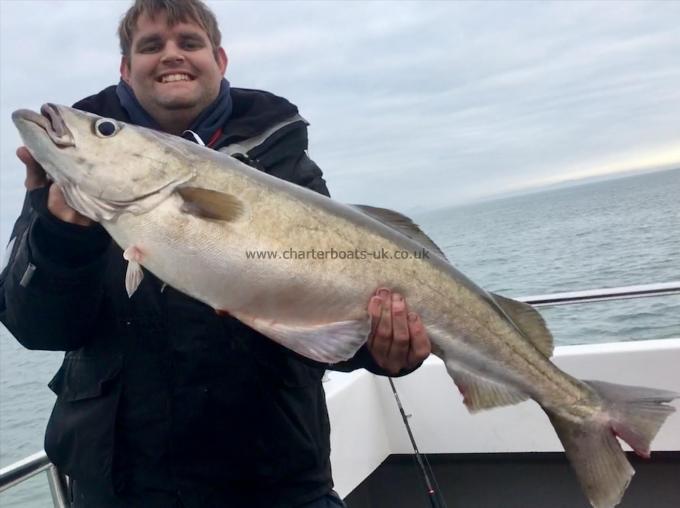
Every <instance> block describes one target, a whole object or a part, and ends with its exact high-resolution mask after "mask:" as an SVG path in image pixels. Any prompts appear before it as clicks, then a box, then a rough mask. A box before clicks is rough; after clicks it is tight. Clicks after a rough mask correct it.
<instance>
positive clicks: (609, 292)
mask: <svg viewBox="0 0 680 508" xmlns="http://www.w3.org/2000/svg"><path fill="white" fill-rule="evenodd" d="M676 294H680V281H675V282H664V283H661V284H643V285H639V286H623V287H617V288H609V289H589V290H586V291H570V292H568V293H552V294H549V295H537V296H521V297H519V298H515V300H519V301H520V302H524V303H528V304H530V305H532V306H534V307H549V306H554V305H569V304H575V303H589V302H606V301H609V300H626V299H629V298H645V297H650V296H668V295H676Z"/></svg>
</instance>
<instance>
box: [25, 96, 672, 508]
mask: <svg viewBox="0 0 680 508" xmlns="http://www.w3.org/2000/svg"><path fill="white" fill-rule="evenodd" d="M12 118H13V121H14V123H15V124H16V126H17V128H18V130H19V132H20V134H21V137H22V138H23V140H24V143H25V145H26V146H27V148H28V150H29V152H30V153H31V154H32V156H33V157H34V158H35V159H36V160H37V161H38V162H39V163H40V164H41V165H42V167H43V168H44V169H45V170H46V172H47V173H48V174H49V175H50V177H51V179H52V180H53V181H54V182H55V183H56V184H58V185H59V186H60V187H61V189H62V190H63V192H64V195H65V197H66V200H67V202H68V203H69V205H70V206H72V207H73V208H74V209H76V210H77V211H78V212H80V213H81V214H83V215H85V216H87V217H90V218H91V219H93V220H95V221H98V222H100V223H101V224H102V226H103V227H104V228H105V229H106V230H107V231H108V233H109V234H110V235H111V237H112V238H113V240H114V241H115V242H116V243H117V244H118V245H119V246H120V247H121V249H122V250H123V256H124V257H125V259H126V260H128V269H127V275H126V277H125V281H122V280H121V284H125V285H126V288H127V290H128V293H129V294H130V295H131V297H132V298H134V291H135V289H136V287H137V286H138V285H139V284H140V281H141V280H142V278H143V274H144V271H143V269H142V267H143V268H144V269H146V270H148V271H150V272H152V273H153V274H155V275H156V276H158V277H159V278H160V279H161V280H163V281H164V282H165V283H167V284H169V285H171V286H173V287H175V288H176V289H178V290H180V291H182V292H184V293H186V294H187V295H190V296H192V297H194V298H196V299H198V300H200V301H202V302H204V303H206V304H208V305H210V306H212V307H213V308H215V309H216V310H218V311H224V312H228V313H229V314H231V315H232V316H234V317H235V318H237V319H239V320H240V321H242V322H243V323H245V324H247V325H248V326H250V327H252V328H254V329H255V330H258V331H259V332H261V333H262V334H264V335H266V336H267V337H269V338H271V339H272V340H274V341H276V342H278V343H280V344H282V345H284V346H286V347H288V348H290V349H291V350H293V351H295V352H297V353H299V354H302V355H304V356H306V357H308V358H311V359H313V360H316V361H319V362H324V363H329V364H332V363H335V362H338V361H341V360H345V359H347V358H350V357H352V356H353V355H354V354H355V353H356V351H357V350H358V349H359V348H360V347H361V346H362V345H363V344H364V343H365V341H366V340H367V337H368V335H369V332H370V319H369V317H368V315H367V311H366V305H367V302H368V300H369V299H370V297H371V296H372V294H373V292H374V291H375V289H376V288H378V287H389V288H393V290H395V291H399V292H400V293H402V294H403V295H404V296H405V297H406V298H407V301H408V304H409V308H410V309H411V310H413V311H415V312H417V313H418V314H419V315H420V316H421V318H422V320H423V323H424V325H425V327H426V329H427V333H428V335H429V337H430V339H431V341H432V351H433V353H434V354H436V355H437V356H438V357H440V358H441V359H442V360H443V361H444V363H445V365H446V369H447V370H448V373H449V374H450V375H451V377H452V378H453V380H454V382H455V384H456V385H457V386H458V388H459V390H460V392H461V393H462V394H463V396H464V399H463V402H464V403H465V405H466V406H467V408H468V409H469V410H470V411H471V412H475V411H480V410H484V409H490V408H494V407H499V406H506V405H511V404H517V403H519V402H521V401H524V400H526V399H533V400H534V401H536V402H537V403H538V404H539V405H540V406H541V408H542V409H543V410H544V411H545V412H546V414H547V415H548V417H549V419H550V421H551V423H552V424H553V426H554V428H555V431H556V432H557V435H558V436H559V439H560V440H561V442H562V444H563V446H564V449H565V451H566V455H567V457H568V459H569V460H570V462H571V464H572V466H573V469H574V470H575V472H576V475H577V477H578V480H579V482H580V484H581V487H582V488H583V491H584V493H585V494H586V496H587V497H588V499H589V500H590V503H591V504H592V506H594V507H596V508H606V507H613V506H615V505H617V504H618V503H619V502H620V501H621V498H622V496H623V494H624V491H625V489H626V487H627V486H628V484H629V482H630V480H631V477H632V476H633V474H634V470H633V468H632V467H631V465H630V464H629V462H628V460H627V459H626V456H625V454H624V452H623V451H622V449H621V446H620V444H619V442H618V440H617V437H618V438H620V439H622V440H623V441H625V442H626V443H628V444H629V445H630V446H631V447H632V448H633V449H634V450H635V452H637V453H638V454H639V455H642V456H645V457H648V456H649V454H650V443H651V441H652V439H653V438H654V436H655V435H656V434H657V432H658V430H659V429H660V427H661V426H662V425H663V423H664V421H665V420H666V418H667V417H668V416H669V415H670V414H671V413H672V412H673V411H674V410H675V409H674V408H673V406H671V405H669V404H668V403H669V402H671V401H672V400H673V399H675V398H678V397H679V395H678V394H676V393H673V392H669V391H664V390H659V389H651V388H642V387H634V386H621V385H615V384H610V383H605V382H602V381H582V380H578V379H575V378H574V377H572V376H570V375H569V374H567V373H565V372H563V371H561V370H560V369H558V368H557V367H556V366H555V365H554V364H553V363H552V362H551V361H550V357H551V354H552V351H553V340H552V336H551V334H550V332H549V330H548V329H547V327H546V324H545V322H544V321H543V319H542V318H541V316H540V315H539V314H538V312H536V310H534V309H533V308H532V307H531V306H529V305H526V304H524V303H521V302H517V301H515V300H512V299H509V298H505V297H503V296H500V295H497V294H493V293H490V292H487V291H485V290H484V289H482V288H480V287H478V286H477V285H475V284H474V283H473V282H472V281H471V280H469V279H468V278H467V277H466V276H465V275H463V274H462V273H461V272H459V271H458V270H456V268H454V267H453V265H452V264H451V263H449V261H448V260H447V259H446V257H445V256H444V254H443V253H442V252H441V250H440V249H439V248H438V247H437V246H436V245H435V244H434V243H433V242H432V240H430V239H429V238H428V237H427V236H426V235H425V234H424V233H423V232H422V231H421V230H420V229H419V228H418V227H417V226H416V225H415V224H414V223H413V222H412V221H411V220H410V219H409V218H407V217H405V216H403V215H401V214H399V213H397V212H394V211H390V210H386V209H380V208H374V207H368V206H350V205H345V204H342V203H339V202H336V201H334V200H332V199H329V198H327V197H325V196H321V195H319V194H317V193H314V192H312V191H310V190H308V189H305V188H302V187H299V186H297V185H293V184H291V183H288V182H285V181H283V180H280V179H277V178H274V177H272V176H269V175H267V174H265V173H263V172H260V171H257V170H255V169H253V168H251V167H249V166H247V165H245V164H243V163H241V162H239V161H238V160H236V159H235V158H232V157H230V156H228V155H227V154H223V153H219V152H216V151H214V150H210V149H207V148H204V147H201V146H199V145H197V144H195V143H190V142H188V141H186V140H184V139H181V138H179V137H176V136H171V135H168V134H164V133H160V132H156V131H153V130H149V129H145V128H142V127H138V126H133V125H128V124H125V123H122V122H119V121H116V120H112V119H106V118H101V117H98V116H95V115H91V114H88V113H84V112H81V111H77V110H74V109H72V108H68V107H65V106H58V105H53V104H45V105H44V106H43V107H42V109H41V113H36V112H32V111H29V110H18V111H16V112H14V114H13V116H12ZM256 252H268V253H270V255H268V256H259V257H258V256H253V255H252V254H253V253H256ZM285 252H288V253H289V255H288V256H285V255H284V253H285ZM310 252H311V253H313V252H316V253H321V252H323V253H325V255H323V256H319V255H317V256H311V257H310V256H303V255H297V253H310ZM333 252H335V253H336V255H335V256H334V255H333V254H332V253H333ZM350 252H353V253H355V255H352V256H349V255H347V254H346V255H344V256H343V255H340V254H339V253H350ZM249 253H250V254H249ZM276 253H278V254H276ZM376 253H381V255H376ZM390 253H392V254H394V255H392V256H390ZM396 253H402V254H403V253H412V254H413V255H408V256H396ZM417 253H421V255H417ZM293 254H295V255H293Z"/></svg>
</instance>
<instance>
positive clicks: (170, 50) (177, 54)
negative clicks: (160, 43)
mask: <svg viewBox="0 0 680 508" xmlns="http://www.w3.org/2000/svg"><path fill="white" fill-rule="evenodd" d="M184 60H185V58H184V52H183V51H182V50H181V48H180V47H179V46H177V44H175V43H174V42H172V41H169V42H168V43H166V45H165V48H164V51H163V55H162V57H161V62H163V63H164V64H168V65H172V64H177V63H182V62H184Z"/></svg>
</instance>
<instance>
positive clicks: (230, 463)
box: [0, 0, 430, 508]
mask: <svg viewBox="0 0 680 508" xmlns="http://www.w3.org/2000/svg"><path fill="white" fill-rule="evenodd" d="M119 35H120V43H121V50H122V59H121V66H120V74H121V80H120V82H119V83H118V84H117V85H115V86H111V87H108V88H106V89H105V90H103V91H101V92H100V93H98V94H96V95H93V96H91V97H87V98H86V99H83V100H82V101H79V102H78V103H76V104H75V107H76V108H79V109H82V110H85V111H89V112H92V113H95V114H98V115H101V116H105V117H110V118H115V119H118V120H122V121H125V122H130V123H134V124H138V125H142V126H146V127H149V128H152V129H157V130H161V131H165V132H169V133H172V134H176V135H181V136H184V137H186V138H188V139H190V140H192V141H195V142H198V143H203V144H206V145H207V146H209V147H211V148H213V149H215V150H220V151H223V152H226V153H228V154H230V155H232V156H234V157H237V158H239V159H240V160H242V161H244V162H246V163H247V164H250V165H251V166H253V167H255V168H257V169H259V170H261V171H265V172H267V173H269V174H271V175H274V176H277V177H279V178H283V179H286V180H288V181H291V182H293V183H296V184H298V185H302V186H305V187H308V188H310V189H312V190H315V191H317V192H320V193H322V194H326V195H327V194H328V190H327V188H326V185H325V182H324V180H323V178H322V174H321V171H320V170H319V168H318V167H317V166H316V164H314V162H313V161H311V160H310V159H309V157H308V156H307V153H306V149H307V123H306V121H305V120H304V119H303V118H302V117H301V116H300V115H299V114H298V110H297V108H296V107H295V106H294V105H293V104H291V103H290V102H288V101H287V100H285V99H283V98H281V97H277V96H275V95H273V94H271V93H268V92H263V91H258V90H247V89H239V88H231V87H230V85H229V82H228V81H227V80H226V79H224V77H223V76H224V74H225V71H226V69H227V55H226V53H225V51H224V49H223V48H222V47H221V41H220V32H219V29H218V26H217V21H216V20H215V17H214V15H213V14H212V13H211V12H210V11H209V10H208V9H207V7H206V6H205V5H204V4H203V3H201V2H200V1H198V0H137V1H136V2H135V4H134V5H133V6H132V7H131V8H130V10H129V11H128V12H127V13H126V15H125V17H124V18H123V20H122V21H121V24H120V27H119ZM17 154H18V156H19V158H20V159H21V160H22V161H23V162H24V164H25V165H26V168H27V178H26V187H27V189H28V190H29V193H28V197H27V200H26V203H25V206H24V210H23V211H22V215H21V217H20V218H19V220H18V221H17V223H16V225H15V228H14V231H13V234H12V237H13V241H12V244H11V245H13V246H14V247H13V251H12V253H11V258H10V263H9V264H8V266H7V268H6V269H5V271H4V272H3V273H2V276H1V277H0V284H1V286H2V287H1V289H2V292H1V293H0V319H1V320H2V322H3V323H5V325H6V326H7V328H8V329H9V330H10V331H11V332H12V333H13V334H14V335H15V337H17V339H18V340H19V341H20V342H21V343H22V344H24V345H25V346H26V347H28V348H31V349H46V350H62V351H66V355H65V358H64V363H63V365H62V367H61V368H60V369H59V371H58V372H57V374H56V375H55V377H54V379H53V380H52V382H51V383H50V388H51V389H52V390H53V391H54V392H55V393H56V394H57V401H56V403H55V406H54V410H53V413H52V415H51V418H50V421H49V423H48V428H47V432H46V437H45V449H46V451H47V453H48V455H49V457H50V459H51V460H52V461H53V462H54V463H55V464H56V465H57V466H58V467H59V468H60V469H61V471H62V472H64V473H66V474H68V475H69V476H70V478H71V480H72V483H71V485H72V486H73V488H72V498H73V506H75V507H78V508H86V507H87V508H92V507H97V508H109V507H144V508H154V507H159V508H160V507H162V508H167V507H178V506H183V507H233V508H258V507H262V508H265V507H266V508H275V507H282V508H283V507H288V508H293V507H305V508H323V507H333V506H342V501H341V500H340V499H339V498H338V497H337V495H335V493H334V492H333V491H332V487H333V482H332V477H331V470H330V458H329V455H330V440H329V421H328V414H327V410H326V403H325V398H324V392H323V388H322V385H321V378H322V376H323V372H324V370H325V369H326V368H332V369H337V370H352V369H357V368H366V369H368V370H370V371H372V372H375V373H377V374H382V375H386V374H404V373H406V372H409V371H411V370H413V369H415V368H416V367H417V366H418V365H419V364H420V363H421V362H422V360H423V359H424V358H425V357H426V356H427V355H428V354H429V351H430V343H429V340H428V338H427V336H426V334H425V331H424V327H423V325H422V323H421V322H420V319H419V318H418V316H416V315H415V314H412V313H408V309H407V306H406V302H405V300H404V299H403V298H402V297H401V296H400V295H398V294H391V293H390V291H389V290H388V289H385V288H381V289H379V290H378V291H377V292H376V295H375V296H374V297H373V298H372V299H371V301H370V302H367V312H368V314H369V315H371V317H372V318H373V333H372V335H371V337H369V338H368V339H369V340H368V341H367V344H366V346H364V348H362V349H361V350H360V351H359V353H358V354H357V355H356V356H355V357H354V358H352V359H351V360H349V361H347V362H345V363H343V364H338V365H331V366H329V365H322V364H316V363H314V362H310V361H309V360H305V359H302V358H300V357H298V356H296V355H294V354H293V353H291V352H290V351H288V350H285V349H284V348H282V347H280V346H278V345H277V344H275V343H274V342H272V341H270V340H268V339H267V338H265V337H264V336H262V335H260V334H259V333H257V332H255V331H254V330H252V329H250V328H248V327H246V326H245V325H243V324H242V323H240V322H238V321H236V320H234V319H232V318H230V317H229V316H224V315H218V314H216V313H215V312H214V310H213V309H211V308H210V307H208V306H206V305H204V304H202V303H200V302H198V301H196V300H193V299H191V298H189V297H188V296H186V295H184V294H182V293H179V292H178V291H176V290H174V289H173V288H171V287H167V286H166V285H165V284H163V282H162V281H159V280H158V279H156V278H155V277H154V276H153V275H152V274H149V273H147V274H145V276H144V279H143V281H142V283H141V284H140V286H139V287H138V289H137V291H136V292H135V294H134V296H133V297H132V298H128V297H127V295H126V293H125V287H124V283H123V281H124V279H125V261H124V259H123V254H122V252H121V250H120V249H119V248H118V246H117V245H115V244H114V243H113V242H111V239H110V237H109V236H108V234H107V233H106V232H105V231H104V230H103V229H102V228H101V227H100V226H99V225H97V224H93V223H92V222H91V221H90V220H89V219H87V218H86V217H83V216H82V215H80V214H78V213H77V212H76V211H75V210H73V209H71V208H70V207H69V206H68V205H67V204H66V202H65V201H64V198H63V195H62V193H61V191H60V190H59V188H58V187H57V186H56V185H49V182H48V181H47V179H46V177H45V174H44V172H43V171H42V169H41V168H40V167H39V166H38V165H37V163H36V162H35V161H34V160H33V159H32V158H31V156H30V155H29V154H28V152H27V150H26V149H25V148H23V147H22V148H20V149H19V150H18V151H17ZM177 269H178V270H181V269H182V267H177ZM36 316H40V319H36Z"/></svg>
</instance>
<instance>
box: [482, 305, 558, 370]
mask: <svg viewBox="0 0 680 508" xmlns="http://www.w3.org/2000/svg"><path fill="white" fill-rule="evenodd" d="M490 294H491V296H492V297H493V299H494V300H495V301H496V303H497V304H498V306H499V307H500V308H501V309H503V311H504V312H505V313H506V314H507V315H508V317H509V318H510V319H511V320H512V322H513V323H515V324H516V325H517V327H518V328H519V329H520V330H522V331H523V332H524V335H525V336H526V338H527V339H529V340H530V341H531V343H532V344H533V345H534V346H536V349H538V350H539V351H540V352H541V353H543V354H544V355H545V356H546V358H550V357H551V356H552V353H553V337H552V334H551V333H550V330H548V327H547V326H546V324H545V320H544V319H543V317H542V316H541V315H540V314H539V313H538V311H537V310H536V309H534V308H533V307H532V306H531V305H529V304H527V303H523V302H518V301H517V300H513V299H511V298H506V297H504V296H501V295H497V294H495V293H490Z"/></svg>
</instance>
